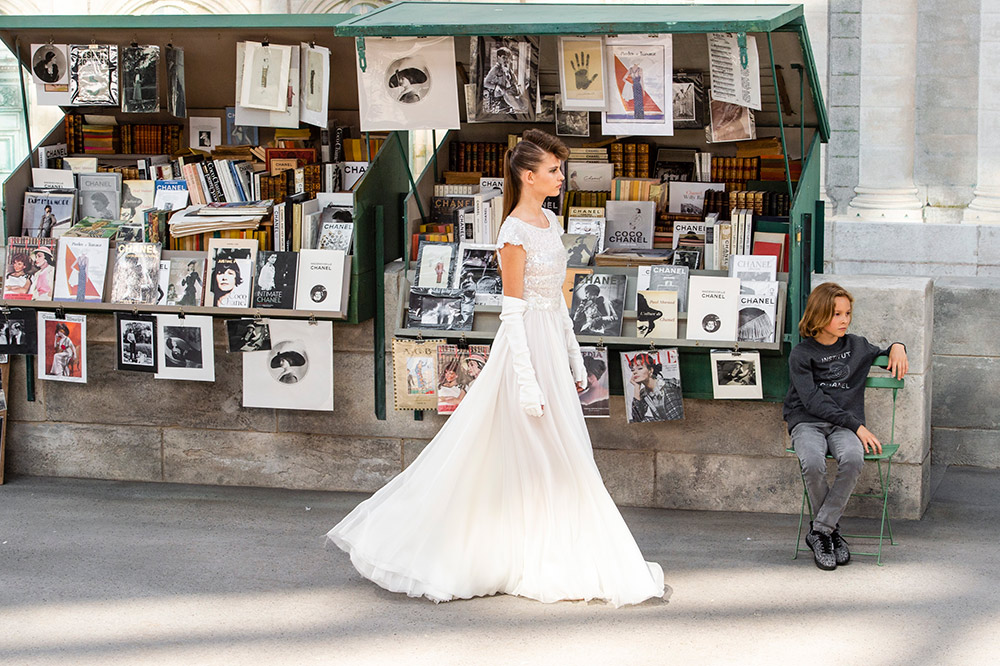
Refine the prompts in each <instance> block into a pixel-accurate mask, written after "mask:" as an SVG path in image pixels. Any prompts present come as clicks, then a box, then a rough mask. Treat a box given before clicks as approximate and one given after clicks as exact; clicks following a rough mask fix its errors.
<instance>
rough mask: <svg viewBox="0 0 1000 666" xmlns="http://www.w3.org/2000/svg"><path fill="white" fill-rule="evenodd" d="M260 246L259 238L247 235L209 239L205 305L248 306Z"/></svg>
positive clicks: (224, 306) (222, 306)
mask: <svg viewBox="0 0 1000 666" xmlns="http://www.w3.org/2000/svg"><path fill="white" fill-rule="evenodd" d="M259 247H260V243H259V242H258V241H256V240H253V239H249V238H212V239H211V240H209V241H208V272H209V275H208V279H207V280H206V285H205V287H206V289H207V291H206V293H205V305H211V306H213V307H220V308H248V307H250V295H251V293H252V291H251V288H252V286H253V274H254V268H255V266H256V261H257V250H258V249H259Z"/></svg>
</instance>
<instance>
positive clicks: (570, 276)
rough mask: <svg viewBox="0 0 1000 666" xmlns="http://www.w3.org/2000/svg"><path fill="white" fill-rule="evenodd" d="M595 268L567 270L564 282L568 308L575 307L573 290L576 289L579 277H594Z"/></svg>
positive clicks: (564, 296)
mask: <svg viewBox="0 0 1000 666" xmlns="http://www.w3.org/2000/svg"><path fill="white" fill-rule="evenodd" d="M593 272H594V269H593V268H567V269H566V279H565V280H563V298H564V299H565V300H566V307H567V308H570V307H571V306H572V305H573V290H574V289H575V288H576V276H577V275H592V274H593Z"/></svg>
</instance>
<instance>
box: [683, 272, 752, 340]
mask: <svg viewBox="0 0 1000 666" xmlns="http://www.w3.org/2000/svg"><path fill="white" fill-rule="evenodd" d="M739 297H740V281H739V278H731V277H714V276H708V275H692V276H691V277H690V279H689V280H688V309H687V315H688V316H687V334H686V337H687V338H688V339H689V340H731V341H735V340H736V328H737V309H738V306H739Z"/></svg>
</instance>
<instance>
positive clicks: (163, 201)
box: [153, 180, 189, 210]
mask: <svg viewBox="0 0 1000 666" xmlns="http://www.w3.org/2000/svg"><path fill="white" fill-rule="evenodd" d="M188 189H189V188H188V183H187V181H186V180H157V181H154V183H153V207H154V208H158V209H160V210H180V209H181V208H184V207H186V206H187V205H188V195H189V193H188Z"/></svg>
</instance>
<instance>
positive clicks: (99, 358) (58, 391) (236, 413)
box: [38, 344, 275, 432]
mask: <svg viewBox="0 0 1000 666" xmlns="http://www.w3.org/2000/svg"><path fill="white" fill-rule="evenodd" d="M87 355H88V358H87V384H86V385H79V384H68V383H63V382H51V381H47V382H38V383H39V384H41V383H44V384H46V386H45V406H46V415H47V417H48V419H49V420H52V421H67V422H73V421H75V422H86V423H106V424H120V425H129V424H134V425H162V426H186V427H193V428H201V427H205V425H206V424H211V425H212V427H214V428H220V429H233V430H259V431H266V432H273V431H274V428H275V419H274V413H273V411H272V410H265V409H247V408H244V407H242V404H243V367H242V363H243V361H242V357H241V355H240V354H228V353H226V352H225V351H222V350H220V349H218V348H216V350H215V381H214V382H188V381H176V380H164V379H153V377H152V375H148V374H145V373H139V372H119V371H118V370H115V348H114V346H113V345H108V344H97V345H92V346H90V347H88V348H87Z"/></svg>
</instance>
